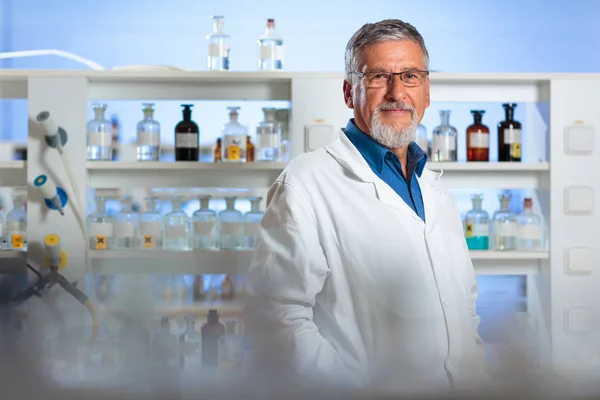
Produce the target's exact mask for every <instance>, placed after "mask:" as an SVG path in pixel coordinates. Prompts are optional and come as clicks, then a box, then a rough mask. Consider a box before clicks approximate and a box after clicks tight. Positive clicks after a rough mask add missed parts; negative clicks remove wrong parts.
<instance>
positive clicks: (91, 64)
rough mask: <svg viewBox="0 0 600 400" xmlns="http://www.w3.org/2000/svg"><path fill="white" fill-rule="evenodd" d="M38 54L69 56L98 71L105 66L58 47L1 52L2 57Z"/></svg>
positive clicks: (0, 57)
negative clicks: (57, 48)
mask: <svg viewBox="0 0 600 400" xmlns="http://www.w3.org/2000/svg"><path fill="white" fill-rule="evenodd" d="M38 56H58V57H63V58H67V59H69V60H73V61H77V62H79V63H81V64H84V65H87V66H88V67H90V68H91V69H94V70H96V71H103V70H104V68H103V67H102V65H100V64H98V63H96V62H94V61H92V60H88V59H86V58H83V57H80V56H78V55H77V54H73V53H69V52H68V51H62V50H56V49H47V50H25V51H9V52H5V53H0V59H3V58H22V57H38Z"/></svg>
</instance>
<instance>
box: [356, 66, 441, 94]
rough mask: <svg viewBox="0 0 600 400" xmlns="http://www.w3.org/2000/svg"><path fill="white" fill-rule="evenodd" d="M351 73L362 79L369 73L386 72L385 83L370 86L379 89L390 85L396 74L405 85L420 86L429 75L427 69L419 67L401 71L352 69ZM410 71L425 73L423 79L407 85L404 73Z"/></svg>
mask: <svg viewBox="0 0 600 400" xmlns="http://www.w3.org/2000/svg"><path fill="white" fill-rule="evenodd" d="M351 73H352V74H354V75H356V76H358V77H360V78H362V79H365V78H368V76H369V75H374V74H386V75H388V74H389V78H388V82H387V85H383V86H370V87H373V88H378V89H381V88H384V87H390V86H391V85H392V82H393V81H394V76H396V75H398V77H399V78H400V81H401V82H402V83H403V84H404V86H406V87H419V86H421V85H422V84H423V83H424V82H425V81H426V80H427V77H428V76H429V71H427V70H420V69H409V70H406V71H401V72H389V71H368V72H358V71H353V72H351ZM410 73H413V74H414V73H422V74H425V76H424V77H423V80H422V81H421V82H420V83H419V84H416V85H412V84H409V85H407V84H406V82H405V81H404V78H405V75H406V74H410Z"/></svg>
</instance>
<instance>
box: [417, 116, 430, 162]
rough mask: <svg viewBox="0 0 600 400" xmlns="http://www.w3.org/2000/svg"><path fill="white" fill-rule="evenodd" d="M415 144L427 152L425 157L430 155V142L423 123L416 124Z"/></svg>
mask: <svg viewBox="0 0 600 400" xmlns="http://www.w3.org/2000/svg"><path fill="white" fill-rule="evenodd" d="M416 136H417V140H416V142H417V144H418V145H419V147H420V148H421V150H423V151H424V152H425V154H427V157H431V143H430V142H429V139H427V128H425V125H423V124H419V125H418V126H417V135H416Z"/></svg>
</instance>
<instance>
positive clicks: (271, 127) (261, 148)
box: [256, 108, 281, 161]
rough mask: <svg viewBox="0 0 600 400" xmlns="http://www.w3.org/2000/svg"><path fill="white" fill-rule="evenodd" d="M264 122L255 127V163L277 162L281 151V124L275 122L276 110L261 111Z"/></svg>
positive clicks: (264, 109) (265, 109)
mask: <svg viewBox="0 0 600 400" xmlns="http://www.w3.org/2000/svg"><path fill="white" fill-rule="evenodd" d="M262 111H263V113H264V115H265V120H264V121H261V122H259V123H258V125H257V126H256V140H257V146H256V147H257V152H256V161H278V160H279V153H280V151H281V124H280V123H279V122H277V121H276V120H275V114H276V113H277V109H276V108H263V109H262Z"/></svg>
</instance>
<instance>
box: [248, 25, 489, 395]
mask: <svg viewBox="0 0 600 400" xmlns="http://www.w3.org/2000/svg"><path fill="white" fill-rule="evenodd" d="M428 64H429V57H428V53H427V50H426V48H425V44H424V41H423V38H422V37H421V35H420V34H419V33H418V32H417V30H416V29H415V28H414V27H413V26H411V25H410V24H407V23H404V22H402V21H399V20H385V21H381V22H378V23H375V24H366V25H364V26H363V27H362V28H360V30H359V31H358V32H356V33H355V34H354V36H353V37H352V38H351V39H350V41H349V43H348V46H347V48H346V77H345V81H344V83H343V93H344V100H345V102H346V104H347V106H348V107H349V108H351V109H353V110H354V118H353V119H351V120H350V121H349V122H348V124H347V126H346V128H345V129H344V131H343V132H341V133H340V135H339V137H338V138H337V139H336V140H335V141H334V142H333V143H332V144H330V145H329V146H327V147H326V148H324V149H320V150H317V151H314V152H311V153H308V154H303V155H301V156H299V157H297V158H295V159H294V160H293V161H292V162H291V163H290V164H289V166H288V167H287V168H286V170H285V171H284V172H283V173H282V175H281V176H280V177H279V178H278V179H277V180H276V182H275V183H274V184H273V186H272V187H271V188H270V190H269V194H268V199H267V202H268V207H267V210H266V213H265V216H264V218H263V221H262V224H261V229H260V231H259V235H258V240H257V244H256V250H255V257H254V260H253V262H252V265H251V267H250V269H249V272H248V275H247V286H246V291H247V309H246V315H245V319H244V322H245V326H246V333H247V336H248V337H249V339H250V341H251V343H252V344H253V345H254V347H255V352H256V354H257V356H258V357H259V359H260V360H261V362H262V363H263V364H262V365H261V366H262V367H263V368H268V367H271V369H269V374H274V373H278V375H277V379H283V378H282V375H283V374H287V373H290V374H291V375H290V376H293V377H294V378H295V379H299V381H300V382H301V383H303V384H308V385H313V386H314V385H315V384H317V385H318V384H333V385H351V386H354V387H356V386H358V387H369V386H376V387H377V388H391V389H396V390H405V391H410V392H412V391H437V390H446V389H448V388H464V387H470V386H469V385H471V384H475V382H479V379H478V378H479V377H482V378H485V372H484V371H485V362H484V349H483V343H482V341H481V339H480V338H479V336H478V334H477V328H478V324H479V319H478V317H477V315H476V313H475V300H476V297H477V284H476V280H475V275H474V271H473V266H472V263H471V260H470V258H469V253H468V250H467V247H466V244H465V240H464V236H463V231H462V223H461V220H460V214H459V213H458V210H457V209H456V206H455V204H454V202H453V200H452V199H451V197H450V195H449V194H448V192H447V190H446V189H445V188H444V187H443V185H442V183H441V182H440V179H439V177H440V175H439V174H436V173H433V172H432V171H430V170H428V169H426V168H425V164H426V161H427V156H426V155H425V154H424V153H423V151H422V150H421V149H420V148H419V146H418V145H417V144H416V143H414V142H413V140H414V139H415V131H416V128H417V125H418V123H419V121H420V120H421V118H422V117H423V113H424V112H425V109H426V108H427V107H428V106H429V101H430V99H429V72H428V67H429V65H428ZM480 375H482V376H480ZM271 376H275V375H271ZM465 384H467V385H465Z"/></svg>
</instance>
